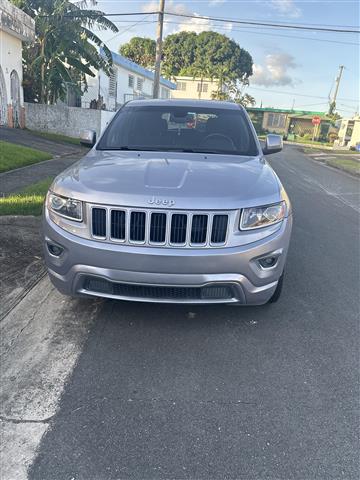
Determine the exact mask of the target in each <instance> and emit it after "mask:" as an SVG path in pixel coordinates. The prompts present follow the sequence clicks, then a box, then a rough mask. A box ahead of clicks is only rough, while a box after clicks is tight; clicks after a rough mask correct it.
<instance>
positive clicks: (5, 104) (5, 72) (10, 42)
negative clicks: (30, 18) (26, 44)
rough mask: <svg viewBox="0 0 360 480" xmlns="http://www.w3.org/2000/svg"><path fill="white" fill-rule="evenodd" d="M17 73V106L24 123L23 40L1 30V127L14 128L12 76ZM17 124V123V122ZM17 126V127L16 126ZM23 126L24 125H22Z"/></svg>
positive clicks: (18, 115) (19, 119) (18, 114)
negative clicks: (22, 111)
mask: <svg viewBox="0 0 360 480" xmlns="http://www.w3.org/2000/svg"><path fill="white" fill-rule="evenodd" d="M13 72H16V74H15V75H17V76H18V88H17V92H18V96H19V101H20V104H19V105H18V106H17V119H18V122H19V123H22V118H20V117H22V113H21V107H22V106H23V103H24V95H23V89H22V86H21V85H22V44H21V40H20V39H18V38H16V37H14V36H13V35H10V34H9V33H7V32H4V31H3V30H0V77H1V79H0V82H1V85H0V109H1V113H0V125H1V124H2V125H10V126H14V125H13V123H14V119H13V110H12V96H11V75H12V74H13V75H14V73H13ZM16 123H17V122H16ZM15 126H17V125H15ZM22 126H23V125H22Z"/></svg>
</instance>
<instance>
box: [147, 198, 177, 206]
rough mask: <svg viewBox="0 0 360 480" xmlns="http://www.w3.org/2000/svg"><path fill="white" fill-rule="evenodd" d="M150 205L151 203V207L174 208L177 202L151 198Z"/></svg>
mask: <svg viewBox="0 0 360 480" xmlns="http://www.w3.org/2000/svg"><path fill="white" fill-rule="evenodd" d="M148 203H150V205H162V206H164V207H173V206H174V205H175V200H170V199H166V198H163V199H162V198H156V197H152V198H150V200H148Z"/></svg>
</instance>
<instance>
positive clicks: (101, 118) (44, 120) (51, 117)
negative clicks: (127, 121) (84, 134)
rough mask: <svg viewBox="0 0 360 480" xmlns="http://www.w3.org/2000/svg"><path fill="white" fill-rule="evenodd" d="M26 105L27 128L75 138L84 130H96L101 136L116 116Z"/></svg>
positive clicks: (100, 111)
mask: <svg viewBox="0 0 360 480" xmlns="http://www.w3.org/2000/svg"><path fill="white" fill-rule="evenodd" d="M24 105H25V120H26V128H29V129H31V130H38V131H41V132H51V133H58V134H62V135H68V136H69V137H75V138H77V137H79V136H80V132H81V131H82V130H84V129H92V130H95V131H96V134H97V135H98V136H99V135H100V134H101V133H102V131H103V130H104V128H105V127H106V125H107V124H108V123H109V122H110V120H111V119H112V117H113V115H114V112H107V111H104V110H93V109H89V108H79V107H68V106H66V105H44V104H38V103H25V104H24Z"/></svg>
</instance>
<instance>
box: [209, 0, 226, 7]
mask: <svg viewBox="0 0 360 480" xmlns="http://www.w3.org/2000/svg"><path fill="white" fill-rule="evenodd" d="M225 1H226V0H210V2H209V5H210V7H215V6H217V5H221V4H222V3H225Z"/></svg>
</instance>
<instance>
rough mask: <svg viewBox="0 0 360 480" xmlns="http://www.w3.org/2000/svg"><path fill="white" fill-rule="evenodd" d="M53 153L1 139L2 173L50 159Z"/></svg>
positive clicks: (0, 166)
mask: <svg viewBox="0 0 360 480" xmlns="http://www.w3.org/2000/svg"><path fill="white" fill-rule="evenodd" d="M50 158H52V155H51V154H50V153H47V152H42V151H41V150H35V149H34V148H29V147H23V146H21V145H15V144H14V143H9V142H4V141H2V140H0V173H2V172H8V171H9V170H14V168H20V167H25V166H27V165H32V164H33V163H38V162H43V161H44V160H49V159H50Z"/></svg>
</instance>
